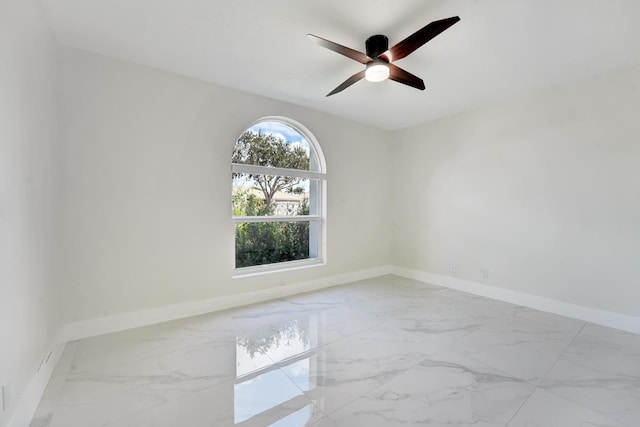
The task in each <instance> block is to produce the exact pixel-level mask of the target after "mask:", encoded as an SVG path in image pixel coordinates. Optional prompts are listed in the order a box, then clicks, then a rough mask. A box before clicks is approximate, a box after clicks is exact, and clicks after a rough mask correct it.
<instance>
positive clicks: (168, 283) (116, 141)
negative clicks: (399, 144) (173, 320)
mask: <svg viewBox="0 0 640 427" xmlns="http://www.w3.org/2000/svg"><path fill="white" fill-rule="evenodd" d="M60 62H61V79H62V80H61V85H62V91H61V93H62V100H61V114H62V116H61V126H62V131H61V132H62V140H63V148H62V150H61V156H60V158H61V164H60V166H61V168H62V170H63V173H62V178H61V188H62V193H61V200H60V201H61V205H62V216H61V218H62V225H61V232H62V235H63V236H64V237H63V239H62V242H61V246H60V248H59V251H60V253H61V254H63V256H64V257H65V259H64V261H63V262H62V264H61V265H62V266H63V272H62V279H63V282H64V284H65V289H66V290H65V294H64V300H65V306H64V312H65V316H66V317H65V321H75V320H82V319H89V318H95V317H100V316H105V315H110V314H116V313H124V312H129V311H137V310H141V309H146V308H153V307H161V306H164V305H168V304H175V303H180V302H186V301H194V300H198V299H203V298H212V297H217V296H222V295H229V294H234V293H238V292H244V291H249V290H256V289H264V288H269V287H274V286H279V285H280V283H281V280H284V281H286V283H296V282H303V281H307V280H312V279H315V278H320V277H323V276H328V275H335V274H342V273H347V272H350V271H354V270H360V269H367V268H372V267H378V266H380V265H386V263H387V261H388V259H389V249H390V246H391V245H390V239H391V237H390V233H389V225H388V224H389V213H390V208H389V194H390V189H391V187H390V183H389V180H388V177H389V175H390V168H391V165H390V162H389V157H390V151H389V140H390V136H391V135H390V134H389V133H388V132H385V131H381V130H376V129H372V128H370V127H367V126H364V125H360V124H356V123H353V122H349V121H346V120H342V119H339V118H336V117H332V116H330V115H327V114H324V113H318V112H315V111H311V110H308V109H305V108H301V107H297V106H294V105H290V104H285V103H282V102H279V101H274V100H270V99H266V98H262V97H258V96H254V95H249V94H246V93H242V92H239V91H236V90H232V89H228V88H224V87H220V86H216V85H211V84H206V83H203V82H199V81H196V80H192V79H188V78H184V77H180V76H177V75H174V74H170V73H166V72H162V71H158V70H154V69H151V68H146V67H142V66H138V65H134V64H130V63H126V62H122V61H119V60H115V59H110V58H107V57H103V56H98V55H95V54H92V53H87V52H83V51H79V50H76V49H72V48H64V47H61V50H60ZM271 115H279V116H287V117H290V118H292V119H294V120H296V121H298V122H300V123H302V124H303V125H304V126H306V127H307V128H308V129H309V130H310V131H311V132H313V133H314V135H315V136H316V137H317V139H318V141H319V143H320V145H321V146H322V149H323V151H324V154H325V156H326V160H327V169H328V207H327V209H328V238H327V240H328V265H327V266H325V267H315V268H310V269H304V270H299V271H295V272H288V273H286V274H285V273H282V274H270V275H265V276H261V277H253V278H244V279H232V278H231V275H232V266H233V225H232V222H231V216H230V212H231V200H230V192H231V165H230V159H231V153H232V148H233V144H234V142H235V140H236V139H237V137H238V136H239V135H240V133H241V132H242V131H244V130H245V129H246V127H248V126H249V125H250V124H251V123H252V122H253V121H254V120H256V119H258V118H260V117H264V116H271ZM356 219H357V220H356Z"/></svg>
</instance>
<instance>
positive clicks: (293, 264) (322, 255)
mask: <svg viewBox="0 0 640 427" xmlns="http://www.w3.org/2000/svg"><path fill="white" fill-rule="evenodd" d="M264 122H272V123H273V122H275V123H279V124H282V125H285V126H288V127H290V128H292V129H293V130H294V131H296V132H297V133H299V134H300V135H301V136H302V137H303V138H304V139H305V140H306V141H307V142H308V143H309V146H310V150H312V151H313V153H312V154H311V155H315V158H316V160H317V163H318V165H317V168H318V170H317V171H310V170H302V169H289V168H279V167H271V166H260V165H251V164H244V163H233V162H232V163H231V174H232V175H233V174H234V173H247V174H249V173H251V174H264V175H280V176H291V177H297V178H305V179H314V180H317V183H318V184H317V188H316V189H315V190H316V192H317V194H316V197H317V200H316V203H317V210H318V214H314V215H265V216H235V215H233V213H232V215H231V219H232V227H233V252H232V253H233V274H232V277H233V278H240V277H247V276H254V275H261V274H267V273H275V272H282V271H287V270H297V269H302V268H308V267H315V266H322V265H326V263H327V245H326V241H327V240H326V236H327V226H326V217H327V212H326V200H327V193H326V188H327V173H326V163H325V158H324V153H323V152H322V149H321V147H320V144H319V143H318V141H317V140H316V138H315V136H314V135H313V134H312V133H311V132H310V131H309V130H308V129H307V128H306V127H304V126H303V125H302V124H300V123H298V122H296V121H295V120H292V119H290V118H288V117H281V116H268V117H263V118H260V119H258V120H256V121H254V122H253V123H251V124H250V125H249V126H248V127H246V129H245V130H247V129H251V128H252V127H253V126H255V125H258V124H260V123H264ZM243 132H244V131H243ZM261 222H262V223H268V222H308V223H309V225H311V223H316V224H317V228H318V230H317V237H316V238H317V252H318V253H317V256H316V257H314V258H306V259H301V260H294V261H284V262H278V263H273V264H261V265H254V266H249V267H236V266H235V259H236V256H235V255H236V241H235V239H236V237H235V236H236V234H235V228H236V224H241V223H261ZM309 228H310V230H311V227H309ZM311 238H312V236H311V234H310V236H309V240H310V242H311ZM310 249H311V248H310Z"/></svg>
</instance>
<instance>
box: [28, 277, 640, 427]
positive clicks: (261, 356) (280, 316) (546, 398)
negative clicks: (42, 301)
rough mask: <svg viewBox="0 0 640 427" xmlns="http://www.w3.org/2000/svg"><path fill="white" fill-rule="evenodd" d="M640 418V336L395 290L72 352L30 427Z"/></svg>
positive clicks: (187, 324)
mask: <svg viewBox="0 0 640 427" xmlns="http://www.w3.org/2000/svg"><path fill="white" fill-rule="evenodd" d="M536 385H537V386H538V388H537V389H536V388H535V387H536ZM534 390H535V392H534ZM638 408H640V336H638V335H633V334H628V333H624V332H620V331H616V330H612V329H608V328H603V327H600V326H595V325H591V324H585V323H584V322H582V321H578V320H574V319H567V318H564V317H562V316H557V315H554V314H550V313H543V312H539V311H536V310H532V309H529V308H525V307H519V306H514V305H511V304H506V303H501V302H496V301H491V300H487V299H485V298H481V297H474V296H469V295H468V294H463V293H461V292H458V291H454V290H450V289H445V288H440V287H437V286H433V285H429V284H426V283H422V282H418V281H415V280H410V279H405V278H400V277H397V276H392V275H387V276H381V277H377V278H374V279H370V280H362V281H358V282H354V283H351V284H347V285H343V286H336V287H332V288H329V289H325V290H321V291H317V292H309V293H305V294H301V295H295V296H291V297H287V298H281V299H277V300H273V301H268V302H265V303H262V304H254V305H250V306H245V307H239V308H236V309H232V310H225V311H221V312H216V313H211V314H206V315H202V316H196V317H192V318H188V319H182V320H176V321H172V322H166V323H161V324H156V325H152V326H146V327H142V328H136V329H131V330H127V331H122V332H117V333H112V334H106V335H103V336H99V337H93V338H88V339H83V340H78V341H74V342H70V343H67V345H66V347H65V350H64V352H63V354H62V356H61V358H60V361H59V362H58V365H57V366H56V368H55V370H54V373H53V376H52V378H51V380H50V382H49V384H48V387H47V389H46V391H45V393H44V396H43V398H42V401H41V402H40V406H39V407H38V409H37V411H36V414H35V417H34V419H33V421H32V423H31V427H133V426H135V427H152V426H153V427H169V426H171V427H175V426H180V427H181V426H184V427H192V426H193V427H204V426H207V427H210V426H223V427H224V426H237V427H244V426H246V427H253V426H255V427H258V426H276V427H277V426H280V427H288V426H292V427H297V426H315V427H343V426H350V427H351V426H356V427H357V426H359V425H366V426H374V427H376V426H383V427H384V426H394V425H398V426H400V425H402V426H411V425H421V426H423V425H424V426H454V425H455V426H465V425H469V426H471V425H473V426H502V427H505V426H506V425H507V424H508V423H510V424H509V426H511V427H514V426H536V425H539V426H547V425H548V426H563V427H564V426H567V427H573V426H583V425H584V426H592V425H597V426H600V425H602V426H610V425H616V426H622V427H625V426H627V427H630V426H634V427H637V426H638V423H637V420H638V419H640V409H638Z"/></svg>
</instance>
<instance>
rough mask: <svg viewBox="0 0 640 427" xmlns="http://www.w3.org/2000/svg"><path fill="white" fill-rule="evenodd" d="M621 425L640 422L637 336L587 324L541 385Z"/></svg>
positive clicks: (638, 345) (639, 375)
mask: <svg viewBox="0 0 640 427" xmlns="http://www.w3.org/2000/svg"><path fill="white" fill-rule="evenodd" d="M540 386H541V387H542V388H543V389H545V390H546V391H548V392H550V393H553V394H555V395H558V396H561V397H564V398H566V399H568V400H571V401H573V402H576V403H578V404H580V405H582V406H585V407H587V408H590V409H592V410H595V411H598V412H600V413H602V414H604V415H605V416H607V417H609V418H611V419H613V420H616V421H617V422H618V423H620V425H624V426H637V425H638V420H640V336H638V335H634V334H630V333H626V332H621V331H617V330H614V329H609V328H605V327H601V326H596V325H587V326H585V328H584V329H583V330H582V331H581V332H580V334H579V335H578V336H577V337H576V338H575V340H573V342H572V343H571V345H570V346H569V347H568V348H567V350H566V351H565V352H564V354H563V355H562V356H561V358H560V360H559V361H558V363H557V364H556V365H555V366H554V367H553V369H552V370H551V371H550V372H549V374H548V375H547V376H546V378H545V379H544V380H543V381H542V382H541V383H540Z"/></svg>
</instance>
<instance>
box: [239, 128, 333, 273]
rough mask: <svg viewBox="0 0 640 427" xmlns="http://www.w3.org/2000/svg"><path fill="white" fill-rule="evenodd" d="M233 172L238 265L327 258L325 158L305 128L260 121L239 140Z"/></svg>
mask: <svg viewBox="0 0 640 427" xmlns="http://www.w3.org/2000/svg"><path fill="white" fill-rule="evenodd" d="M231 172H232V180H233V185H232V190H231V198H232V210H233V213H232V214H233V223H234V228H235V268H236V269H243V272H252V271H254V270H257V271H261V270H275V269H283V268H293V267H297V266H304V265H311V264H319V263H322V262H323V261H324V254H325V235H326V233H325V221H324V216H325V215H324V212H325V188H326V170H325V162H324V156H323V154H322V150H321V149H320V145H319V144H318V142H317V141H316V139H315V138H314V136H313V135H312V134H311V133H310V132H309V131H308V130H307V129H306V128H305V127H304V126H302V125H301V124H299V123H297V122H295V121H293V120H291V119H287V118H284V117H265V118H263V119H260V120H258V121H257V122H255V123H254V124H252V125H251V126H249V128H247V129H246V130H245V131H244V132H243V133H242V134H241V135H240V137H239V138H238V140H237V141H236V143H235V146H234V148H233V158H232V164H231Z"/></svg>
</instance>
